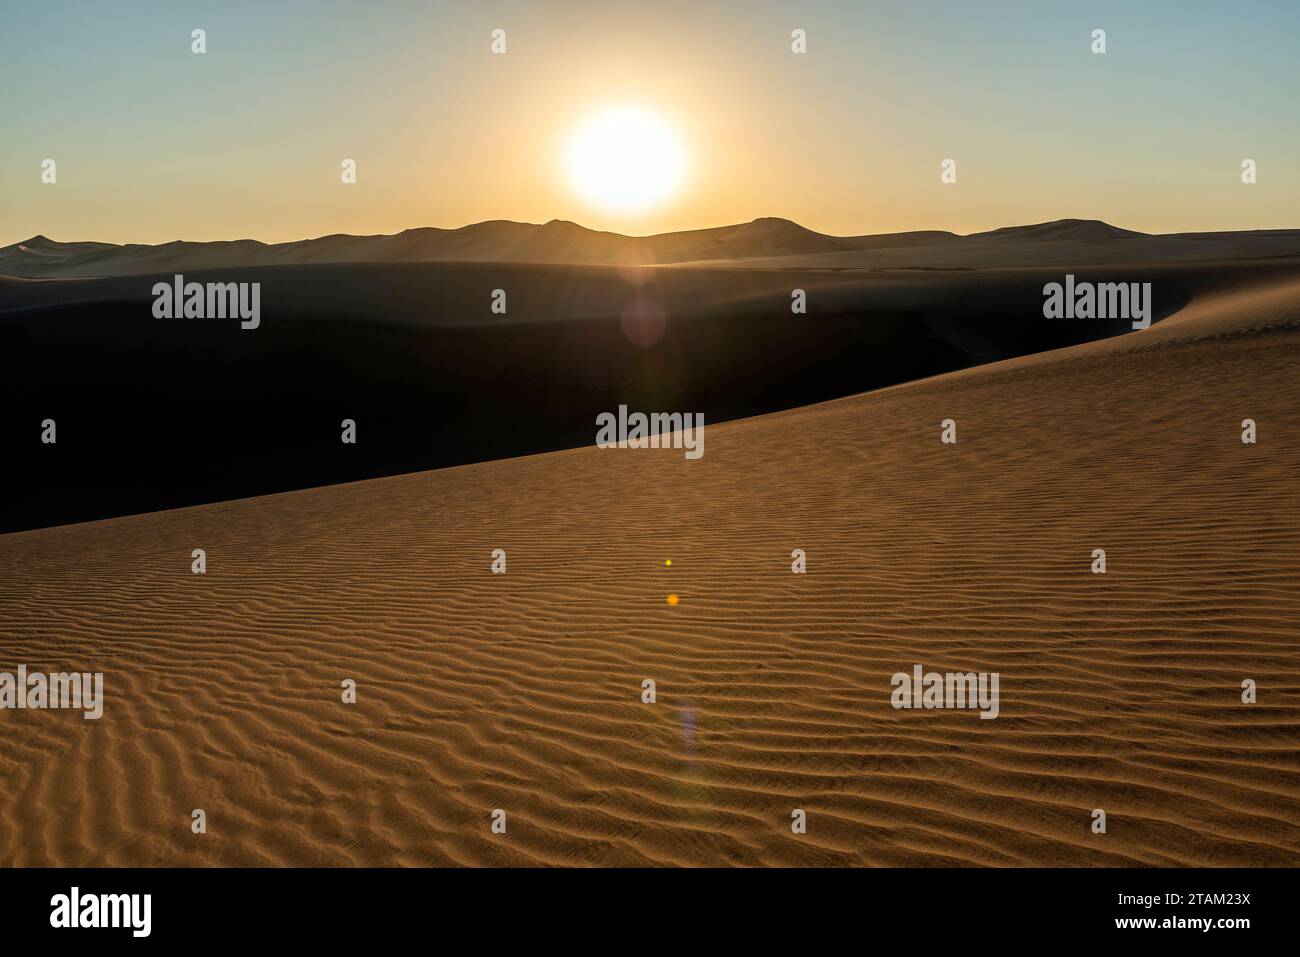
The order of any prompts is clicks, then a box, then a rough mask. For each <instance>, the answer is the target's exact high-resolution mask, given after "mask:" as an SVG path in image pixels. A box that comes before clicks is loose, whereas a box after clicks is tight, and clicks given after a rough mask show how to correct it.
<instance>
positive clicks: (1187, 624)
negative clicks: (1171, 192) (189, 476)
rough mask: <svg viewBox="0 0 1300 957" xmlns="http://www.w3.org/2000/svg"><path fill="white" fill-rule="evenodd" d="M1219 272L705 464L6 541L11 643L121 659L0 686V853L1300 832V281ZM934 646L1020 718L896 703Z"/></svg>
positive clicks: (1142, 845)
mask: <svg viewBox="0 0 1300 957" xmlns="http://www.w3.org/2000/svg"><path fill="white" fill-rule="evenodd" d="M1115 241H1116V242H1124V243H1129V242H1134V241H1136V240H1129V239H1116V240H1115ZM1196 275H1198V276H1200V277H1201V278H1200V279H1197V280H1195V282H1196V283H1199V284H1200V285H1198V286H1197V287H1196V288H1195V289H1192V288H1191V287H1188V288H1189V298H1188V300H1187V301H1186V302H1185V303H1183V304H1182V305H1181V306H1180V308H1178V309H1177V310H1175V311H1174V313H1173V314H1172V315H1170V316H1168V317H1167V318H1166V319H1165V320H1164V321H1163V322H1161V323H1160V324H1159V325H1157V326H1154V327H1153V328H1151V329H1149V330H1147V331H1145V332H1134V333H1130V334H1127V335H1123V336H1119V337H1115V338H1109V339H1105V340H1101V341H1093V342H1087V343H1083V344H1080V345H1077V346H1073V347H1070V348H1065V349H1061V350H1058V351H1053V352H1049V353H1045V354H1040V355H1034V356H1027V357H1022V358H1016V359H1011V360H1009V361H1005V362H999V363H996V364H993V365H987V366H983V367H980V368H975V369H968V370H964V371H959V372H954V373H951V374H947V375H942V376H938V377H935V378H930V379H927V380H925V381H920V382H913V383H909V384H905V385H899V386H896V387H894V388H889V389H884V390H881V391H876V392H872V393H870V394H865V395H857V396H853V397H851V398H845V399H842V400H839V401H834V402H829V403H825V404H820V405H815V406H811V407H807V408H800V409H796V410H792V411H786V412H780V413H776V414H771V415H765V416H761V417H757V418H751V419H746V420H744V421H739V422H733V423H731V424H728V425H720V426H717V427H716V428H714V427H712V426H711V427H709V428H710V430H709V432H708V441H707V447H708V451H707V454H706V455H705V456H704V458H702V459H700V460H699V461H696V462H688V461H685V460H684V459H683V458H682V456H681V454H680V452H676V451H672V450H665V451H650V450H646V451H634V450H599V449H595V448H592V447H584V448H578V449H575V450H571V451H563V452H557V453H552V454H546V455H539V456H533V457H524V458H517V459H512V460H509V461H500V462H491V463H485V464H478V465H470V466H465V467H460V468H452V469H446V470H441V471H433V472H426V473H422V474H415V475H406V476H401V477H396V478H387V479H378V480H373V481H367V482H361V483H356V484H350V485H342V486H336V487H331V488H321V489H314V490H309V491H300V492H294V493H290V494H283V495H274V496H269V497H262V498H253V499H247V500H243V501H236V502H229V503H224V504H217V505H210V506H203V507H198V508H190V509H183V510H178V511H172V512H165V513H158V514H152V515H143V516H139V517H134V518H125V519H114V520H109V521H102V522H95V523H92V524H86V525H79V526H68V527H63V528H55V529H48V530H43V531H33V532H24V533H19V534H14V535H8V536H3V537H0V565H2V566H3V567H4V569H5V574H4V575H3V576H0V634H2V635H3V638H4V647H5V653H6V656H7V660H8V661H9V662H10V663H11V664H12V663H14V662H24V663H27V664H29V665H30V666H32V667H33V668H44V669H69V670H85V669H94V670H100V671H103V672H104V674H105V681H106V687H107V703H106V707H105V713H104V716H103V718H102V719H101V720H99V721H98V722H88V721H84V720H83V719H82V718H81V716H80V715H79V714H71V713H67V712H43V713H36V712H30V711H27V712H7V713H5V714H4V716H3V719H2V720H3V723H4V734H3V735H0V828H2V829H3V832H4V834H5V840H4V841H3V843H2V844H0V848H2V849H3V854H4V857H3V859H0V864H5V865H141V864H143V865H213V864H221V865H279V864H287V865H350V864H368V865H429V864H502V865H534V864H579V865H644V864H687V865H760V864H768V865H846V864H869V865H954V864H957V865H967V864H985V865H1053V866H1055V865H1088V866H1092V865H1135V864H1137V865H1180V866H1181V865H1248V866H1282V865H1288V866H1295V865H1297V864H1300V752H1298V751H1297V749H1296V740H1297V735H1298V734H1300V645H1298V644H1297V640H1296V639H1297V630H1296V628H1297V626H1296V623H1297V621H1300V590H1297V587H1296V582H1297V581H1300V552H1298V551H1297V547H1296V543H1297V541H1300V482H1297V476H1298V475H1300V418H1298V417H1297V414H1296V412H1297V409H1300V376H1297V375H1296V369H1297V367H1298V365H1300V280H1298V279H1297V277H1296V276H1295V274H1294V272H1290V273H1287V272H1279V271H1276V270H1275V271H1273V272H1269V273H1265V272H1262V271H1255V272H1252V273H1250V274H1249V277H1250V281H1249V282H1248V283H1245V284H1243V283H1242V280H1241V276H1240V274H1238V273H1235V272H1232V273H1221V274H1219V279H1217V280H1210V279H1206V278H1205V276H1207V275H1209V274H1207V273H1204V272H1202V273H1197V274H1196ZM1004 292H1005V290H1004ZM878 294H881V295H884V293H878ZM236 335H237V333H236ZM139 347H140V348H141V349H148V348H149V346H148V342H147V340H141V342H140V345H139ZM303 361H304V362H307V361H310V355H309V354H308V355H304V356H303ZM163 395H164V396H171V395H173V393H171V392H165V393H163ZM160 401H161V399H160ZM176 401H178V402H179V401H183V395H181V396H178V397H177V398H176ZM1247 417H1249V418H1253V419H1255V420H1256V422H1257V423H1258V430H1259V433H1258V434H1259V441H1258V444H1256V445H1253V446H1247V445H1243V444H1242V442H1241V440H1240V424H1241V421H1242V419H1243V418H1247ZM945 418H953V419H955V420H956V422H957V424H958V444H957V445H955V446H948V445H943V444H941V443H940V442H939V423H940V421H941V420H943V419H945ZM213 454H214V455H215V456H220V455H221V454H223V453H222V452H221V449H220V446H219V445H218V446H217V447H216V448H215V449H214V453H213ZM114 465H115V463H114V462H113V461H112V460H111V459H106V460H105V461H104V462H103V468H104V469H112V468H113V467H114ZM97 478H98V476H97V475H96V474H95V473H93V472H87V473H86V474H85V476H84V480H85V482H86V483H93V482H95V481H97ZM196 547H202V548H205V549H206V550H207V555H208V572H207V574H206V576H202V577H199V576H195V575H192V574H191V573H190V561H191V559H190V553H191V549H193V548H196ZM494 548H504V549H506V550H507V553H508V563H509V564H508V573H507V574H506V575H503V576H494V575H492V574H490V572H489V564H490V560H491V559H490V553H491V551H492V549H494ZM795 548H801V549H805V550H806V552H807V560H808V572H807V574H806V575H793V574H791V571H790V554H791V550H792V549H795ZM1095 548H1104V549H1105V550H1106V552H1107V555H1108V564H1109V568H1108V572H1107V574H1105V575H1093V574H1091V573H1090V571H1089V566H1090V563H1091V552H1092V550H1093V549H1095ZM665 559H671V560H672V566H671V567H666V566H665ZM670 592H671V593H675V594H678V595H680V596H681V601H680V603H679V604H678V605H676V606H675V607H673V606H669V605H668V604H667V603H666V602H665V596H666V595H667V594H669V593H670ZM916 664H920V665H922V666H924V667H925V668H927V669H935V670H940V671H944V670H961V671H967V670H973V671H996V672H998V673H999V674H1000V679H1001V707H1000V715H999V717H998V718H997V719H996V720H992V721H988V720H979V719H978V717H977V715H976V714H975V713H973V712H970V711H930V712H918V711H902V710H894V709H893V708H891V707H890V703H889V700H890V691H891V685H890V676H891V675H892V674H893V673H894V672H896V671H909V670H910V669H911V668H912V667H913V665H916ZM349 678H350V679H354V680H355V681H356V682H357V689H358V700H357V703H356V704H355V705H344V704H342V703H340V700H339V696H340V683H341V682H342V681H343V680H344V679H349ZM647 678H650V679H653V680H654V681H655V682H656V683H657V701H656V703H654V704H645V703H642V700H641V693H642V682H643V680H644V679H647ZM1247 678H1249V679H1252V680H1254V681H1255V682H1257V684H1258V689H1259V700H1258V703H1256V704H1253V705H1246V704H1243V703H1242V702H1241V700H1240V695H1241V684H1242V681H1243V680H1244V679H1247ZM195 808H203V809H204V810H205V811H206V814H207V821H208V833H207V834H205V835H196V834H193V833H191V831H190V813H191V811H192V810H193V809H195ZM498 808H499V809H502V810H504V811H505V812H506V814H507V816H508V832H507V833H506V834H504V835H493V834H492V833H491V832H490V829H489V825H490V819H489V815H490V814H491V813H492V811H493V810H494V809H498ZM796 808H799V809H803V810H804V811H805V812H806V814H807V821H808V826H807V833H806V834H805V835H800V836H796V835H793V834H792V833H791V830H790V821H791V813H792V810H793V809H796ZM1095 809H1102V810H1104V811H1105V813H1106V815H1107V832H1106V833H1105V834H1094V833H1092V832H1091V830H1090V824H1091V823H1092V820H1093V817H1092V815H1093V812H1094V810H1095Z"/></svg>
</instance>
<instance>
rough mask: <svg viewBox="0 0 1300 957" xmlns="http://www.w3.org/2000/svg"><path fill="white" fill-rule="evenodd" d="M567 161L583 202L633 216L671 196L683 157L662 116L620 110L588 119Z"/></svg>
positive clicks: (632, 109) (672, 133) (683, 160)
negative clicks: (632, 214)
mask: <svg viewBox="0 0 1300 957" xmlns="http://www.w3.org/2000/svg"><path fill="white" fill-rule="evenodd" d="M567 162H568V172H569V180H570V182H571V183H572V184H573V187H574V189H575V190H577V192H578V193H579V195H581V196H582V197H583V198H584V199H585V200H587V202H589V203H591V204H593V205H595V206H600V207H602V208H604V209H607V210H611V211H614V212H620V213H636V212H644V211H646V210H649V209H652V208H654V207H655V206H658V205H660V204H662V203H663V202H665V201H666V200H668V199H669V198H671V197H672V195H673V194H674V193H675V192H676V191H677V187H678V185H679V184H680V182H681V179H682V173H683V172H684V169H685V166H686V157H685V154H684V153H683V151H682V147H681V143H680V142H679V140H678V137H677V135H676V134H675V133H674V131H673V129H672V127H671V126H670V125H669V124H668V123H666V122H664V120H663V119H662V118H661V117H659V116H656V115H655V114H654V113H651V112H649V111H646V110H642V109H639V108H634V107H622V108H618V109H608V110H605V111H603V112H600V113H597V114H595V115H593V116H591V117H589V118H588V119H587V120H586V122H584V123H583V124H582V125H581V126H580V127H579V128H578V129H577V130H576V131H575V133H574V134H573V137H572V139H571V140H570V141H569V148H568V155H567Z"/></svg>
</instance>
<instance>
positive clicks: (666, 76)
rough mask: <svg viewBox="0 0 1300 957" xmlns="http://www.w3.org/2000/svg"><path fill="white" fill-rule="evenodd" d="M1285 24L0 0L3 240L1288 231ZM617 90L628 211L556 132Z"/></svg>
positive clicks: (799, 5)
mask: <svg viewBox="0 0 1300 957" xmlns="http://www.w3.org/2000/svg"><path fill="white" fill-rule="evenodd" d="M196 28H201V29H203V30H205V31H206V36H207V52H206V53H204V54H202V55H199V54H195V53H193V52H191V43H192V41H191V31H192V30H194V29H196ZM494 29H502V30H504V31H505V36H506V52H505V53H504V54H494V53H493V52H492V50H491V43H492V36H491V34H492V31H493V30H494ZM795 29H802V30H804V31H805V32H806V36H807V52H806V53H803V54H795V53H793V52H792V50H791V42H792V41H791V31H792V30H795ZM1094 29H1104V30H1105V31H1106V45H1107V52H1106V53H1104V54H1100V55H1099V54H1095V53H1093V52H1092V50H1091V45H1092V42H1093V41H1092V32H1093V30H1094ZM1297 41H1300V2H1297V0H1276V2H1274V0H1233V2H1208V0H1207V2H1198V0H1181V2H1168V0H1143V2H1140V3H1135V2H1132V0H1123V2H1114V3H1111V2H1082V0H1024V2H1020V0H981V2H978V3H974V2H964V0H899V2H872V0H851V2H832V0H820V2H819V0H799V2H770V0H743V2H742V0H735V2H729V0H714V2H711V3H707V4H706V3H701V2H698V0H697V2H683V3H676V2H670V3H664V2H659V3H656V2H653V0H641V2H638V3H632V2H626V0H601V2H586V0H547V2H545V3H539V2H532V0H525V2H482V0H481V2H475V3H470V2H468V0H458V2H437V0H419V2H414V0H412V2H401V0H368V2H361V0H358V2H341V0H314V2H298V0H275V2H269V0H258V2H244V0H221V2H216V0H208V2H187V0H158V2H155V0H131V2H129V3H104V2H95V0H88V2H74V0H50V2H46V3H12V4H6V6H5V9H4V15H3V18H0V84H3V89H4V91H5V92H4V95H3V97H0V245H4V244H8V243H12V242H17V241H19V240H22V239H25V238H28V237H30V236H33V235H35V234H43V235H46V236H49V237H51V238H53V239H57V240H62V241H78V240H99V241H105V242H139V243H158V242H167V241H171V240H175V239H187V240H214V239H239V238H253V239H260V240H263V241H267V242H279V241H286V240H295V239H303V238H307V237H314V236H321V235H327V234H331V233H339V232H344V233H394V232H398V231H400V230H402V229H406V228H410V227H416V226H442V227H455V226H462V225H465V224H467V223H473V222H479V221H482V220H489V219H511V220H518V221H524V222H546V221H548V220H551V219H566V220H573V221H575V222H579V223H582V224H583V225H585V226H589V227H592V228H596V229H608V230H614V231H617V232H623V233H629V234H637V235H640V234H648V233H655V232H665V231H670V230H677V229H692V228H701V227H707V226H716V225H724V224H728V223H737V222H746V221H748V220H751V219H754V218H756V217H760V216H780V217H786V218H789V219H793V220H795V221H797V222H799V223H802V224H803V225H805V226H807V227H809V228H810V229H815V230H818V231H820V232H826V233H832V234H836V235H862V234H868V233H881V232H896V231H901V230H910V229H949V230H953V231H955V232H959V233H968V232H975V231H979V230H983V229H992V228H996V227H999V226H1007V225H1017V224H1023V223H1033V222H1043V221H1047V220H1052V219H1059V218H1065V217H1078V218H1088V219H1103V220H1106V221H1107V222H1111V223H1114V224H1115V225H1118V226H1123V227H1126V228H1131V229H1140V230H1144V231H1148V232H1177V231H1187V230H1214V229H1256V228H1288V227H1300V71H1298V70H1297V69H1296V68H1295V56H1296V53H1295V51H1296V49H1297V46H1298V43H1297ZM628 108H632V109H636V110H639V111H642V112H643V113H645V114H648V115H652V116H654V117H655V118H656V119H657V121H658V122H660V123H661V124H662V126H663V127H664V128H667V129H669V130H670V131H671V133H672V136H673V138H674V139H675V140H676V142H677V144H678V146H679V149H680V153H681V157H682V173H681V178H680V182H679V184H678V187H677V188H676V189H675V190H673V191H672V192H671V193H670V195H668V196H666V197H665V198H664V199H663V200H662V201H661V202H658V203H655V204H653V205H651V206H649V207H646V208H640V209H634V210H627V209H621V208H614V207H611V206H610V205H608V204H603V203H601V202H596V201H593V200H592V198H591V197H590V196H588V195H586V194H584V193H583V192H582V191H581V190H580V189H577V188H575V184H574V182H573V169H572V159H571V157H570V144H571V143H572V142H573V140H574V138H575V136H576V131H578V130H580V129H582V128H583V126H584V124H585V123H586V122H587V121H588V120H589V119H590V118H591V117H592V116H594V115H600V114H601V113H602V111H607V110H610V109H628ZM46 159H53V160H55V162H56V176H57V179H56V182H55V183H53V184H50V183H43V182H42V181H41V174H42V163H43V161H44V160H46ZM345 159H353V160H355V161H356V164H357V181H356V183H354V184H344V183H342V182H341V175H340V174H341V163H342V161H343V160H345ZM945 159H953V160H955V161H956V173H957V177H956V182H955V183H943V182H941V178H940V172H941V168H940V164H941V163H942V161H943V160H945ZM1244 159H1253V160H1254V161H1255V162H1256V164H1257V171H1258V172H1257V178H1258V181H1257V182H1256V183H1254V184H1251V185H1245V184H1243V183H1242V182H1241V164H1242V161H1243V160H1244Z"/></svg>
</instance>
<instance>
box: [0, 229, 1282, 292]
mask: <svg viewBox="0 0 1300 957" xmlns="http://www.w3.org/2000/svg"><path fill="white" fill-rule="evenodd" d="M1297 256H1300V230H1294V229H1273V230H1248V231H1238V232H1206V233H1171V234H1165V235H1149V234H1147V233H1140V232H1135V231H1133V230H1130V229H1121V228H1119V227H1116V226H1112V225H1110V224H1109V223H1104V222H1101V221H1099V220H1092V219H1061V220H1054V221H1052V222H1048V223H1035V224H1032V225H1028V226H1005V227H1002V228H1000V229H994V230H990V231H988V232H983V233H973V234H971V235H968V236H959V235H957V234H955V233H950V232H946V231H943V230H920V231H913V232H905V233H886V234H878V235H866V236H828V235H826V234H825V233H818V232H814V231H813V230H811V229H807V228H806V227H804V226H800V225H799V224H798V223H794V222H791V221H790V220H788V219H780V218H776V217H770V216H769V217H763V218H760V219H755V220H753V221H752V222H748V223H738V224H735V225H731V226H715V227H711V228H709V229H693V230H685V231H682V232H674V233H661V234H659V235H655V236H624V235H621V234H619V233H610V232H600V231H597V230H593V229H587V228H586V227H584V226H580V225H578V224H577V223H571V222H566V221H563V220H551V221H550V222H548V223H544V224H540V225H538V224H533V223H516V222H508V221H502V220H493V221H489V222H484V223H474V224H471V225H469V226H462V227H460V228H459V229H437V228H433V227H421V228H418V229H407V230H403V231H402V232H400V233H395V234H393V235H389V236H348V235H333V236H322V237H320V238H317V239H304V240H298V241H295V242H287V243H271V244H268V243H263V242H257V241H255V240H250V239H241V240H235V241H230V242H186V241H180V240H177V241H174V242H169V243H161V244H158V245H155V246H148V245H140V244H134V243H130V244H127V245H115V244H112V243H98V242H71V243H63V242H56V241H54V240H52V239H49V238H48V237H46V236H33V237H32V238H30V239H26V240H23V241H22V242H20V243H14V244H12V245H9V246H5V247H3V248H0V277H4V276H17V277H24V278H32V279H48V278H61V279H69V278H86V277H104V276H138V275H147V274H150V273H166V272H177V271H184V272H194V271H197V270H204V269H240V268H245V267H266V266H291V265H308V264H316V265H320V264H326V263H416V262H497V263H506V262H509V263H551V264H557V263H564V264H577V265H606V266H646V265H664V264H686V263H690V264H694V265H709V266H718V265H728V266H732V267H736V266H744V267H748V268H763V269H774V268H787V269H788V268H799V269H807V268H818V269H860V270H872V269H926V270H933V269H960V270H968V269H989V268H1004V269H1014V268H1021V267H1025V266H1071V267H1082V266H1101V265H1106V266H1116V265H1118V266H1131V265H1134V264H1137V263H1173V262H1208V261H1211V260H1225V259H1236V260H1249V259H1264V258H1276V257H1297Z"/></svg>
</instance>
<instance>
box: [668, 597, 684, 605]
mask: <svg viewBox="0 0 1300 957" xmlns="http://www.w3.org/2000/svg"><path fill="white" fill-rule="evenodd" d="M679 601H681V599H680V598H678V597H677V596H676V595H669V596H668V604H670V605H675V604H677V603H678V602H679Z"/></svg>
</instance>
